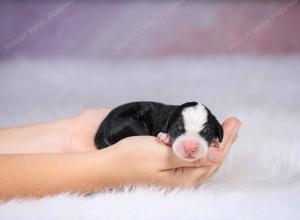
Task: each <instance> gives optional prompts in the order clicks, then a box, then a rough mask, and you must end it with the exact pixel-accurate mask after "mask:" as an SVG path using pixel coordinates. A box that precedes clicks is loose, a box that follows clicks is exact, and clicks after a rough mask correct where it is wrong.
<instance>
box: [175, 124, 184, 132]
mask: <svg viewBox="0 0 300 220" xmlns="http://www.w3.org/2000/svg"><path fill="white" fill-rule="evenodd" d="M176 128H177V130H178V131H182V130H183V126H182V125H181V124H180V123H179V122H177V123H176Z"/></svg>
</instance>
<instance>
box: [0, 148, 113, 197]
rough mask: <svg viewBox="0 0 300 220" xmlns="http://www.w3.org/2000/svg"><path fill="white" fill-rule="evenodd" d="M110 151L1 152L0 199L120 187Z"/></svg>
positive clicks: (86, 191)
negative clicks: (65, 152)
mask: <svg viewBox="0 0 300 220" xmlns="http://www.w3.org/2000/svg"><path fill="white" fill-rule="evenodd" d="M114 161H115V158H114V157H113V156H112V154H111V153H110V150H102V151H95V152H91V153H73V154H19V155H0V183H1V184H0V200H9V199H11V198H14V197H41V196H44V195H53V194H57V193H63V192H76V193H88V192H93V191H95V190H99V189H102V188H109V187H113V186H116V185H117V184H118V180H117V179H116V177H117V176H118V174H117V173H115V172H116V169H115V168H116V166H115V164H114Z"/></svg>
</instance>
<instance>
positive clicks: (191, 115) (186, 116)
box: [182, 104, 207, 132]
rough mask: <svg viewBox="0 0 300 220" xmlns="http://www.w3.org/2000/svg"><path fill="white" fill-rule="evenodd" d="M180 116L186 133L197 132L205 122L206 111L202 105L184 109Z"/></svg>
mask: <svg viewBox="0 0 300 220" xmlns="http://www.w3.org/2000/svg"><path fill="white" fill-rule="evenodd" d="M182 116H183V122H184V128H185V130H186V131H187V132H199V131H201V130H202V129H203V127H204V124H205V123H206V122H207V111H206V109H205V107H204V105H202V104H198V105H196V106H192V107H187V108H185V109H184V110H183V111H182Z"/></svg>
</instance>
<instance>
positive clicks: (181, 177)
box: [110, 118, 240, 187]
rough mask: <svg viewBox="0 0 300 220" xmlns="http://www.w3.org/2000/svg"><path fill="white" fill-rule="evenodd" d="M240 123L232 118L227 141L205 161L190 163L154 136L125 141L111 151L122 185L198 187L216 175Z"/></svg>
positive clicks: (227, 123) (226, 131) (226, 129)
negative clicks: (177, 155) (150, 184)
mask: <svg viewBox="0 0 300 220" xmlns="http://www.w3.org/2000/svg"><path fill="white" fill-rule="evenodd" d="M239 127H240V122H239V121H238V119H236V118H229V119H227V120H226V121H225V122H224V123H223V128H224V139H223V142H222V143H221V144H220V147H219V148H215V147H210V148H209V150H208V154H207V156H206V157H205V158H202V159H200V160H198V161H194V162H187V161H183V160H181V159H179V158H178V157H176V156H175V154H174V153H173V151H172V149H171V148H170V147H168V146H166V145H164V144H162V143H160V142H158V141H157V139H156V138H155V137H151V136H136V137H129V138H125V139H123V140H121V141H119V142H118V143H116V144H115V145H112V146H111V147H110V152H111V153H112V155H114V156H113V157H112V158H115V159H114V166H113V167H115V169H116V171H115V172H117V176H118V180H117V181H118V183H116V184H118V185H124V184H134V183H143V184H149V183H152V184H154V185H162V186H166V187H178V186H182V187H194V186H197V185H199V184H201V183H202V182H204V181H205V180H206V179H208V178H209V177H210V176H211V175H212V174H213V173H214V172H216V171H217V170H218V169H219V168H220V166H221V165H222V163H223V161H224V159H225V158H226V156H227V154H228V152H229V151H230V147H231V145H232V144H233V143H234V141H235V139H236V137H237V132H238V129H239Z"/></svg>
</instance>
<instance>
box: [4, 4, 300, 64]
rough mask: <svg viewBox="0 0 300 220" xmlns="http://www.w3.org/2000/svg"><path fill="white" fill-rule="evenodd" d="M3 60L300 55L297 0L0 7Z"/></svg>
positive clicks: (299, 16)
mask: <svg viewBox="0 0 300 220" xmlns="http://www.w3.org/2000/svg"><path fill="white" fill-rule="evenodd" d="M0 17H1V19H0V33H1V35H0V44H1V50H0V58H1V59H4V58H10V57H15V56H24V55H26V56H38V57H41V56H42V57H44V56H46V57H49V56H50V57H53V56H72V57H82V56H84V57H112V58H130V57H167V56H177V55H188V56H195V55H211V54H249V55H257V54H264V55H282V54H294V53H299V52H300V40H299V39H300V7H299V4H298V1H297V0H290V1H226V0H224V1H191V0H176V1H174V0H170V1H79V0H67V1H1V2H0Z"/></svg>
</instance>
